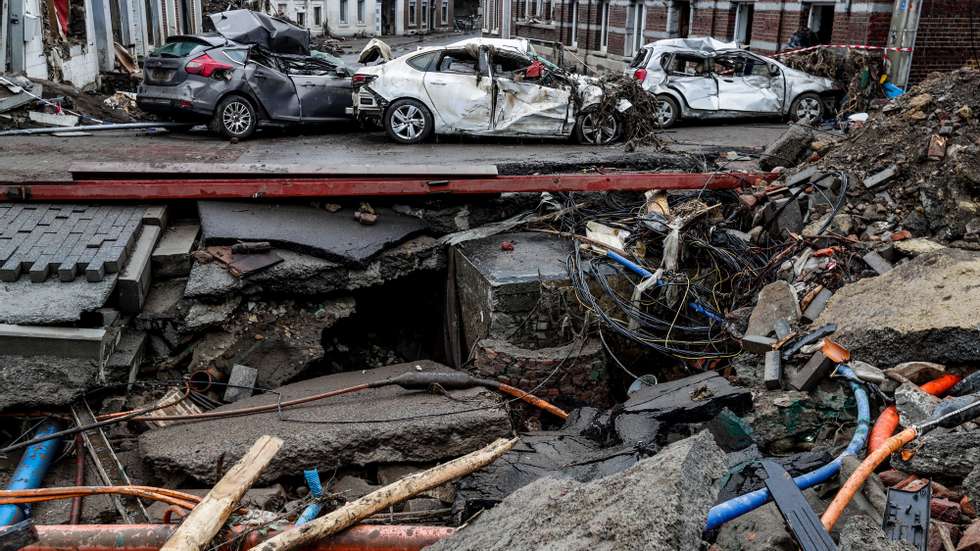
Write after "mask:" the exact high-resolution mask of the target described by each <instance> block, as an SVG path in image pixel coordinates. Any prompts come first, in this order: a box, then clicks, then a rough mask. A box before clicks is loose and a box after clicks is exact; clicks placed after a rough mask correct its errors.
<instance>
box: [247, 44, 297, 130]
mask: <svg viewBox="0 0 980 551" xmlns="http://www.w3.org/2000/svg"><path fill="white" fill-rule="evenodd" d="M245 81H246V82H248V85H249V87H250V88H251V89H252V92H253V93H254V94H255V97H256V98H257V99H258V100H259V103H261V104H262V107H263V108H264V109H265V112H266V113H268V114H269V117H271V118H273V119H276V120H287V121H297V120H299V118H300V106H299V97H298V96H297V95H296V86H295V85H294V84H293V81H292V79H290V78H289V76H288V75H286V74H285V73H283V72H282V70H281V68H280V66H279V62H278V60H277V59H276V58H275V57H274V56H271V55H269V54H267V53H265V52H262V51H261V50H259V49H258V48H252V49H251V50H250V51H249V58H248V64H247V65H246V67H245Z"/></svg>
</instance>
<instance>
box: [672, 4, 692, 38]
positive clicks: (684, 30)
mask: <svg viewBox="0 0 980 551" xmlns="http://www.w3.org/2000/svg"><path fill="white" fill-rule="evenodd" d="M674 17H675V18H676V21H677V23H676V29H677V36H678V37H679V38H687V37H688V36H689V35H690V34H691V3H690V2H674Z"/></svg>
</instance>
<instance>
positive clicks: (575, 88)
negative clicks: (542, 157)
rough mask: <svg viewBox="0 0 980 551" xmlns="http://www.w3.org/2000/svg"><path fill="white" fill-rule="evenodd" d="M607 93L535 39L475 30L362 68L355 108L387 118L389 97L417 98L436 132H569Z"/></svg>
mask: <svg viewBox="0 0 980 551" xmlns="http://www.w3.org/2000/svg"><path fill="white" fill-rule="evenodd" d="M532 66H535V69H533V70H532V69H531V68H532ZM532 75H533V76H532ZM358 81H361V82H363V84H361V85H359V86H358V85H357V84H356V83H357V82H358ZM601 98H602V90H601V88H600V87H599V86H597V85H596V84H595V82H594V80H592V79H588V78H586V77H581V76H579V75H570V74H566V73H564V71H562V70H561V69H559V68H558V67H557V66H554V65H553V64H551V63H548V62H546V61H544V60H542V59H541V58H540V57H539V56H538V55H537V53H536V52H534V49H533V47H532V46H531V44H530V43H529V42H528V41H527V40H524V39H512V40H501V39H486V38H473V39H468V40H463V41H459V42H456V43H453V44H450V45H447V46H444V47H435V48H422V49H419V50H417V51H416V52H413V53H411V54H407V55H404V56H402V57H400V58H397V59H394V60H392V61H389V62H387V63H383V64H381V65H374V66H369V67H365V68H362V69H360V70H358V75H357V76H356V77H355V91H354V99H353V103H354V106H353V108H352V109H351V112H352V114H354V116H355V117H357V118H358V119H361V120H372V121H374V122H376V123H383V118H384V114H385V109H386V108H387V106H388V105H391V104H392V103H394V102H396V101H399V100H402V99H411V100H415V101H418V102H420V103H422V104H423V105H424V106H425V107H426V108H427V109H429V111H431V113H432V118H433V122H434V125H435V127H434V132H435V133H436V134H474V135H496V136H513V137H529V136H537V137H567V136H570V135H571V134H572V132H573V131H574V129H575V125H576V120H577V116H578V114H579V113H581V111H582V109H584V108H586V107H588V106H590V105H593V104H596V103H598V102H599V101H600V100H601Z"/></svg>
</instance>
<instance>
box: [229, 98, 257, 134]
mask: <svg viewBox="0 0 980 551" xmlns="http://www.w3.org/2000/svg"><path fill="white" fill-rule="evenodd" d="M221 122H222V123H223V124H224V125H225V128H226V129H227V130H228V132H230V133H232V134H244V133H245V132H246V131H247V130H248V129H249V127H250V126H252V111H251V110H250V109H249V108H248V106H247V105H245V104H244V103H242V102H240V101H233V102H231V103H229V104H228V105H226V106H225V110H224V111H223V112H222V113H221Z"/></svg>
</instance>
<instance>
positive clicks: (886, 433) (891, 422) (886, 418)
mask: <svg viewBox="0 0 980 551" xmlns="http://www.w3.org/2000/svg"><path fill="white" fill-rule="evenodd" d="M960 379H962V377H960V376H959V375H953V374H951V373H947V374H946V375H943V376H942V377H939V378H938V379H933V380H931V381H929V382H928V383H926V384H924V385H922V387H921V388H922V390H923V391H924V392H927V393H929V394H932V395H933V396H941V395H943V394H946V393H947V392H949V389H951V388H953V387H954V386H956V383H958V382H960ZM898 421H899V419H898V409H896V408H895V406H888V407H886V408H885V409H884V410H882V412H881V415H879V416H878V419H877V420H876V421H875V425H874V427H872V428H871V435H870V436H868V453H871V452H873V451H875V450H877V449H878V448H880V447H881V446H882V445H883V444H884V443H885V441H886V440H888V439H889V438H890V437H891V435H893V434H895V429H897V428H898Z"/></svg>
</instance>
